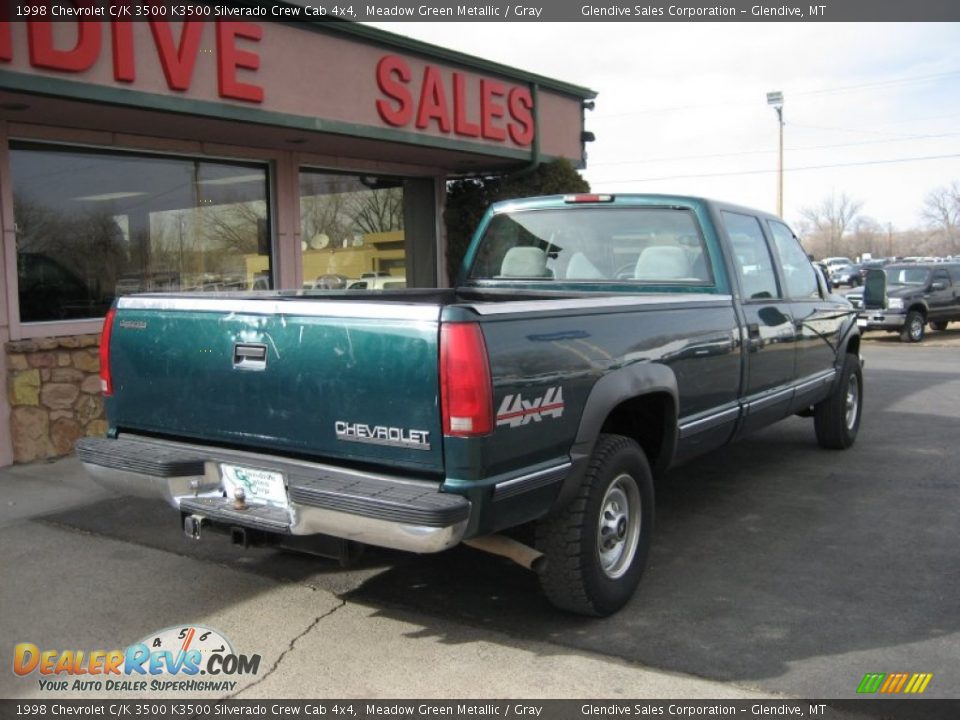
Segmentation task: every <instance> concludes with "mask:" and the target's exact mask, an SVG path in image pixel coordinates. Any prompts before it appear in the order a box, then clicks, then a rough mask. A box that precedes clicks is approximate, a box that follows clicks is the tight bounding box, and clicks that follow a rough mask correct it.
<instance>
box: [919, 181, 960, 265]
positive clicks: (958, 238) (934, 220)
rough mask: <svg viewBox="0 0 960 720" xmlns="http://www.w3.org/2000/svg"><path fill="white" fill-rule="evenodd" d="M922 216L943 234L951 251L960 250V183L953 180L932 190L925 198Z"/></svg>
mask: <svg viewBox="0 0 960 720" xmlns="http://www.w3.org/2000/svg"><path fill="white" fill-rule="evenodd" d="M921 216H922V217H923V219H924V220H925V221H926V222H927V224H928V225H929V226H930V227H931V228H932V229H933V230H934V231H936V232H937V233H938V234H940V235H942V236H943V240H944V241H945V244H946V249H947V251H948V252H949V253H951V254H956V253H957V252H958V251H960V183H957V182H953V183H951V184H950V185H949V186H946V187H939V188H937V189H935V190H932V191H930V192H929V193H928V194H927V197H926V198H925V200H924V203H923V210H921Z"/></svg>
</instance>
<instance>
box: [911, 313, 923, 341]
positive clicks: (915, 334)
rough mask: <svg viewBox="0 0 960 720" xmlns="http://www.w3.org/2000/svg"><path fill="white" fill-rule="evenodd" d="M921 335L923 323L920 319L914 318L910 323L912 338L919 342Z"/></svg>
mask: <svg viewBox="0 0 960 720" xmlns="http://www.w3.org/2000/svg"><path fill="white" fill-rule="evenodd" d="M921 335H923V321H922V320H921V319H920V318H914V319H913V321H912V322H911V323H910V337H911V338H912V339H914V340H919V339H920V336H921Z"/></svg>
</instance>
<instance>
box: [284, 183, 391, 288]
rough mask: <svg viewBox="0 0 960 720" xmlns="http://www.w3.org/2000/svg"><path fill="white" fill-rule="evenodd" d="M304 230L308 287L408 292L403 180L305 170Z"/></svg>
mask: <svg viewBox="0 0 960 720" xmlns="http://www.w3.org/2000/svg"><path fill="white" fill-rule="evenodd" d="M300 225H301V232H302V233H303V234H302V236H301V237H302V238H303V241H302V243H301V252H302V259H303V285H304V288H306V289H317V290H321V289H323V290H336V289H344V288H345V289H350V290H384V289H389V288H397V287H406V283H407V277H406V252H405V243H404V232H403V184H402V181H400V180H398V179H394V178H384V177H372V176H366V175H365V176H351V175H337V174H333V173H324V172H321V171H316V170H301V172H300Z"/></svg>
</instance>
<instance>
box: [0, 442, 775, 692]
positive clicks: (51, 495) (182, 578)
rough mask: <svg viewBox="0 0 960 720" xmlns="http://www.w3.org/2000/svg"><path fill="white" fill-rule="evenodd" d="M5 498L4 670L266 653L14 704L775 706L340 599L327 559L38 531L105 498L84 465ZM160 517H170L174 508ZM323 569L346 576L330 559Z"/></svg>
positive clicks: (23, 485)
mask: <svg viewBox="0 0 960 720" xmlns="http://www.w3.org/2000/svg"><path fill="white" fill-rule="evenodd" d="M0 490H2V493H3V494H2V498H3V502H2V503H0V544H2V547H3V552H2V553H0V577H2V578H3V582H2V583H0V607H2V608H3V612H2V613H0V637H3V638H4V640H5V641H4V642H3V643H2V646H0V648H2V649H0V651H2V652H3V653H4V654H6V656H7V658H8V662H9V659H10V658H12V655H13V647H14V645H15V644H16V643H20V642H31V643H34V644H35V645H37V646H38V647H39V648H40V649H41V650H46V649H56V650H60V651H64V650H84V651H85V652H88V653H89V652H91V651H94V650H112V649H119V648H124V647H126V646H128V645H129V644H132V643H135V642H138V641H139V640H141V639H144V638H147V637H148V636H151V637H152V636H154V635H156V632H157V631H158V630H161V629H164V628H170V627H175V626H181V625H183V626H186V625H203V626H206V627H209V628H212V629H215V630H218V631H220V632H221V633H222V634H223V635H224V636H225V637H227V638H228V639H229V640H230V642H231V644H232V646H233V648H234V650H235V652H237V653H244V654H247V655H252V654H259V655H260V656H261V662H260V669H259V672H258V673H257V674H256V675H248V676H243V677H238V678H234V679H237V680H238V681H239V683H238V685H237V686H236V687H235V688H234V689H232V690H230V691H226V692H224V691H220V692H190V693H177V692H161V691H147V692H131V691H114V692H110V691H106V690H99V691H94V690H91V691H88V692H82V691H79V692H52V691H49V690H41V689H40V686H39V682H38V680H39V679H40V675H39V673H37V672H34V673H32V674H31V675H29V676H26V677H18V676H16V675H15V674H14V673H13V672H10V671H9V670H7V671H6V672H0V697H2V698H9V699H30V698H39V697H43V698H74V699H80V698H84V697H96V698H118V699H127V700H137V699H146V698H149V699H160V698H167V699H173V698H179V699H184V698H200V699H209V700H213V699H220V698H226V697H235V698H237V699H257V698H331V699H333V698H404V697H408V698H412V697H417V698H447V697H460V698H468V697H469V698H482V697H490V698H504V697H508V698H563V697H624V698H634V697H650V698H656V697H669V698H676V697H680V698H695V697H705V698H734V697H769V695H768V694H761V693H758V692H752V691H750V690H747V689H744V688H740V687H737V686H734V685H731V684H729V683H726V684H720V683H715V682H711V681H707V680H701V679H698V678H694V677H690V676H685V675H680V674H675V673H663V672H658V671H655V670H650V669H646V668H642V667H638V666H636V665H632V664H630V663H627V662H624V661H622V660H618V659H613V658H606V657H603V656H601V655H597V654H595V653H591V652H587V651H583V650H576V649H570V648H566V647H561V646H559V645H553V644H551V643H547V642H538V641H530V640H524V639H520V638H517V637H513V636H511V635H507V634H505V633H501V632H497V631H494V630H490V629H484V628H479V629H478V628H476V627H470V626H467V625H463V624H460V623H458V622H456V621H453V620H449V621H448V620H444V619H438V618H436V617H434V616H427V615H420V614H418V613H416V612H412V611H410V610H399V609H393V608H386V607H384V606H382V605H379V606H378V605H371V604H366V603H364V602H362V601H356V600H353V599H351V598H349V597H341V596H340V593H339V592H331V591H330V590H329V589H321V588H320V587H319V586H318V583H317V582H316V580H315V578H313V577H311V575H310V574H309V573H308V572H305V571H304V569H303V568H304V567H315V566H316V563H317V561H316V560H315V559H309V560H308V561H306V562H305V561H304V560H303V559H302V558H301V557H300V556H288V555H285V554H281V553H273V552H270V551H264V553H263V554H260V555H258V554H256V553H252V554H249V555H245V560H244V561H241V560H239V559H238V560H237V561H236V562H225V561H224V560H223V559H222V557H220V556H218V555H216V554H214V555H209V556H204V555H203V554H202V553H201V554H199V555H186V554H179V553H177V552H171V551H169V550H163V549H156V548H152V547H146V546H144V545H142V544H138V543H135V542H132V541H130V540H127V539H115V538H111V537H105V536H103V535H100V534H97V533H96V532H93V531H87V530H81V529H77V528H74V527H67V526H65V525H60V524H54V523H51V522H49V521H38V520H37V518H38V517H41V516H44V515H47V514H48V513H50V512H54V511H57V512H62V511H64V510H66V509H70V508H72V510H73V512H75V513H78V514H80V515H81V516H82V515H84V514H87V513H94V512H97V510H98V508H99V507H100V506H101V504H102V501H103V500H104V498H105V497H107V496H106V495H105V494H104V493H102V492H100V491H98V490H96V489H95V488H94V487H93V486H90V485H89V482H88V481H87V480H86V479H85V478H84V477H83V476H82V474H81V473H80V472H79V466H78V464H77V463H76V461H75V460H67V461H61V462H58V463H52V464H41V465H33V466H18V467H14V468H9V469H5V470H0ZM98 502H99V503H100V504H98ZM156 512H157V514H158V515H161V516H162V518H163V521H164V522H167V521H169V520H170V516H169V514H168V511H167V509H166V508H165V507H163V506H162V505H157V506H156ZM117 521H118V520H117V518H114V522H117ZM201 546H202V544H201ZM188 547H191V548H192V547H195V546H193V545H188ZM310 563H312V564H310ZM325 570H326V571H327V572H328V573H331V574H335V573H336V570H331V569H330V563H327V565H326V566H325ZM378 571H379V570H378V568H377V567H375V566H367V567H361V568H360V569H359V570H358V571H356V572H348V573H344V574H342V575H339V576H337V577H336V581H335V582H334V583H333V584H334V585H335V586H336V587H339V588H341V589H342V590H343V591H344V592H348V591H349V590H351V589H354V588H356V587H357V586H358V585H362V583H363V580H364V578H368V577H371V576H373V575H375V574H376V573H377V572H378ZM327 585H328V586H329V585H330V583H329V582H328V583H327ZM451 600H453V598H451ZM7 667H8V668H9V667H10V666H9V665H8V666H7ZM210 677H211V676H207V679H210ZM90 678H91V676H80V678H79V679H84V680H86V679H90ZM74 679H78V678H74V677H72V676H68V681H69V682H70V683H71V684H72V682H73V680H74ZM197 679H202V678H199V677H198V678H197Z"/></svg>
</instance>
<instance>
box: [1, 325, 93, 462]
mask: <svg viewBox="0 0 960 720" xmlns="http://www.w3.org/2000/svg"><path fill="white" fill-rule="evenodd" d="M99 344H100V338H99V336H98V335H72V336H66V337H57V338H40V339H35V340H20V341H17V342H8V343H7V344H6V346H5V351H6V353H7V383H8V385H7V390H8V398H9V401H10V406H11V407H10V410H11V412H10V432H11V435H12V439H13V459H14V462H20V463H26V462H33V461H35V460H44V459H47V458H55V457H61V456H63V455H69V454H70V453H72V452H73V446H74V443H76V441H77V440H78V439H79V438H81V437H84V436H88V435H94V436H103V435H105V434H106V432H107V422H106V420H105V419H104V414H103V398H102V397H101V395H100V375H99V373H100V355H99Z"/></svg>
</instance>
